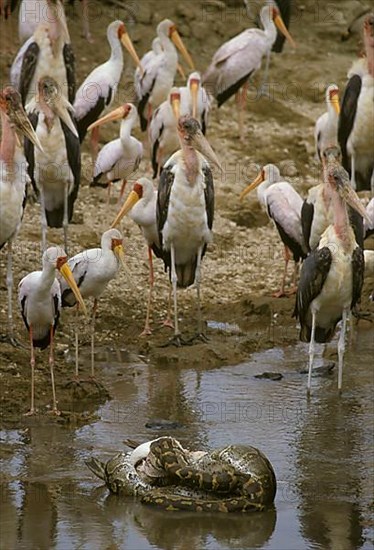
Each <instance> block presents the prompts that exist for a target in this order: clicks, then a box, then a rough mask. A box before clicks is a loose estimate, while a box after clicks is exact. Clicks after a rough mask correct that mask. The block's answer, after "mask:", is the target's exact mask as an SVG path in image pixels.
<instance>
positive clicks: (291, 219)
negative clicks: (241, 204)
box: [240, 164, 306, 298]
mask: <svg viewBox="0 0 374 550" xmlns="http://www.w3.org/2000/svg"><path fill="white" fill-rule="evenodd" d="M256 187H258V189H257V197H258V200H259V202H260V203H261V205H262V206H263V207H264V209H266V211H267V214H268V216H269V218H270V219H271V220H272V221H273V222H274V224H275V226H276V228H277V230H278V233H279V236H280V238H281V241H282V242H283V245H284V259H285V265H284V272H283V278H282V284H281V288H280V290H279V291H277V292H275V293H274V294H273V296H274V297H275V298H280V297H281V296H285V295H286V294H285V291H284V286H285V281H286V276H287V266H288V262H289V260H290V257H291V252H292V255H293V260H294V262H295V269H294V276H293V282H294V289H293V290H292V291H291V292H295V291H296V279H297V272H298V264H299V261H300V260H301V259H304V258H305V257H306V246H305V242H304V238H303V233H302V228H301V208H302V205H303V200H302V198H301V197H300V195H299V194H298V193H297V191H295V189H294V188H293V187H292V185H290V184H289V183H288V182H287V181H284V180H283V178H282V177H281V175H280V171H279V169H278V168H277V167H276V166H275V165H274V164H267V165H266V166H264V167H263V168H262V170H261V171H260V173H259V174H258V176H257V178H256V179H255V180H254V181H253V182H252V183H251V184H250V185H249V186H248V187H246V188H245V189H244V191H242V193H241V195H240V200H243V198H244V197H245V196H246V195H247V194H248V193H250V192H251V191H252V190H253V189H255V188H256Z"/></svg>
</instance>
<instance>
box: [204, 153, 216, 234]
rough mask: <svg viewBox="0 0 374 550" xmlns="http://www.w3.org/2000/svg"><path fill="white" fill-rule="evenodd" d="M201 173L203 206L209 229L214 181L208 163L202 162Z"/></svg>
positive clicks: (212, 210) (212, 212)
mask: <svg viewBox="0 0 374 550" xmlns="http://www.w3.org/2000/svg"><path fill="white" fill-rule="evenodd" d="M202 170H203V174H204V185H205V189H204V196H205V207H206V213H207V218H208V227H209V229H212V227H213V220H214V183H213V174H212V171H211V169H210V167H209V165H208V163H204V164H203V167H202Z"/></svg>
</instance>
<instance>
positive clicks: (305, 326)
mask: <svg viewBox="0 0 374 550" xmlns="http://www.w3.org/2000/svg"><path fill="white" fill-rule="evenodd" d="M327 162H328V168H327V178H328V182H329V185H330V187H331V200H332V208H333V212H334V222H333V224H331V225H329V226H328V227H327V229H326V230H325V232H324V233H323V235H322V236H321V239H320V242H319V245H318V247H317V248H316V249H315V250H314V251H312V252H311V254H310V255H309V256H308V257H307V258H306V260H305V261H304V263H303V266H302V268H301V274H300V280H299V286H298V291H297V297H296V305H295V311H294V316H295V317H296V318H298V319H299V322H300V325H301V329H300V340H301V341H302V342H310V346H309V373H308V394H309V392H310V386H311V376H312V369H313V360H314V353H315V342H318V343H324V342H329V341H330V340H331V339H332V337H333V336H334V334H335V329H336V325H337V324H338V322H339V321H340V320H342V326H341V331H340V337H339V342H338V389H339V392H340V391H341V388H342V375H343V359H344V349H345V332H346V323H347V318H348V315H349V312H350V311H351V309H352V308H353V307H354V306H355V305H356V304H357V302H358V301H359V299H360V296H361V289H362V284H363V278H364V254H363V251H362V248H361V247H360V246H359V245H358V244H357V242H356V240H355V236H354V233H353V230H352V228H351V225H350V222H349V218H348V213H347V208H346V203H348V204H349V205H350V206H351V207H352V208H354V209H355V210H357V212H358V214H359V215H360V216H363V217H366V213H365V208H364V207H363V205H362V203H361V202H360V199H359V198H358V197H357V195H356V193H355V192H354V190H353V189H352V187H351V186H350V184H349V176H348V174H347V172H346V171H345V170H344V168H342V166H340V165H339V163H337V161H336V158H335V156H334V155H331V157H329V158H328V161H327Z"/></svg>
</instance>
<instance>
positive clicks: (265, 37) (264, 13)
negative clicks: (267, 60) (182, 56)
mask: <svg viewBox="0 0 374 550" xmlns="http://www.w3.org/2000/svg"><path fill="white" fill-rule="evenodd" d="M260 19H261V22H262V25H263V27H264V30H260V29H253V28H252V29H247V30H245V31H243V32H241V33H240V34H238V35H237V36H234V38H231V40H229V41H228V42H225V43H224V44H223V45H222V46H221V47H220V48H219V49H218V50H217V51H216V53H215V54H214V56H213V59H212V61H211V63H210V65H209V67H208V69H207V70H206V71H205V73H204V75H203V85H204V87H205V88H206V90H207V91H208V93H209V94H211V95H213V96H214V97H215V98H216V100H217V103H218V107H220V106H221V105H222V104H223V103H225V102H226V101H227V100H228V99H229V98H230V97H231V96H232V95H234V94H236V100H237V106H238V113H239V133H240V137H241V138H242V137H243V109H244V107H245V102H246V93H247V88H248V80H249V78H250V77H251V76H252V75H253V74H254V72H255V71H257V70H258V69H259V68H260V67H261V63H262V59H263V57H264V56H265V55H266V54H267V53H268V52H270V50H271V48H272V46H273V44H274V42H275V40H276V37H277V30H276V27H275V25H277V27H278V28H279V29H280V30H281V31H282V33H283V34H284V35H285V36H286V38H287V39H288V40H289V41H290V42H291V44H292V45H293V46H294V47H295V43H294V41H293V39H292V37H291V35H290V34H289V32H288V30H287V28H286V27H285V25H284V23H283V21H282V18H281V16H280V14H279V11H278V9H277V8H276V7H275V6H274V5H271V6H264V7H263V8H262V10H261V13H260ZM274 22H275V24H274Z"/></svg>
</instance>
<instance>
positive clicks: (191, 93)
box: [179, 71, 211, 136]
mask: <svg viewBox="0 0 374 550" xmlns="http://www.w3.org/2000/svg"><path fill="white" fill-rule="evenodd" d="M179 91H180V94H181V108H180V113H181V116H183V115H187V114H189V115H191V116H193V117H194V118H196V119H197V120H198V121H199V122H200V126H201V130H202V132H203V134H204V136H205V134H206V129H207V125H208V115H209V109H210V107H211V100H210V98H209V95H208V93H207V91H206V89H205V88H204V86H202V84H201V76H200V73H199V72H197V71H194V72H193V73H191V74H190V76H189V77H188V80H187V84H186V86H182V87H181V88H179Z"/></svg>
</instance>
